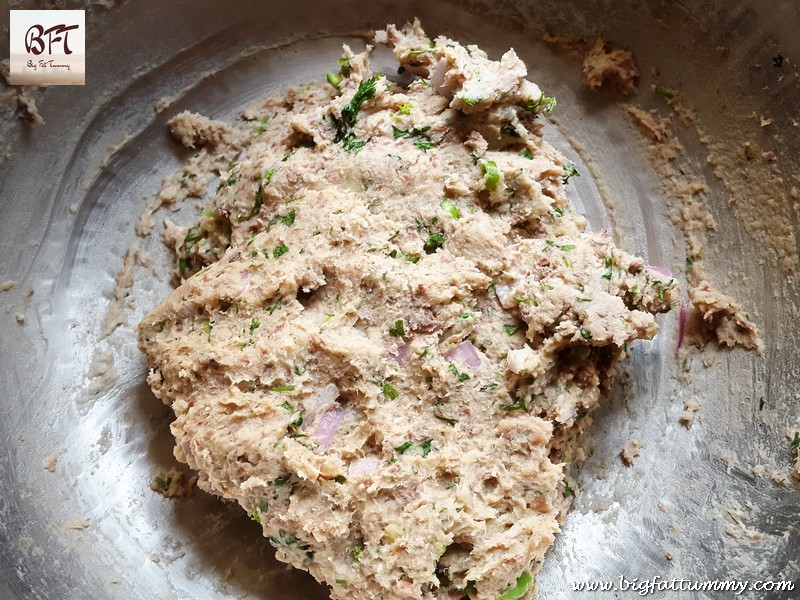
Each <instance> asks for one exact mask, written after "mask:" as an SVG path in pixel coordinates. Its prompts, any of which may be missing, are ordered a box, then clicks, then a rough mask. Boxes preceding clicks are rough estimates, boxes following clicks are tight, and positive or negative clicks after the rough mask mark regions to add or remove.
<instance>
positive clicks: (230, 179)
mask: <svg viewBox="0 0 800 600" xmlns="http://www.w3.org/2000/svg"><path fill="white" fill-rule="evenodd" d="M237 181H239V178H238V177H236V176H231V177H228V178H227V179H226V180H225V185H226V186H228V187H230V186H232V185H233V184H234V183H236V182H237Z"/></svg>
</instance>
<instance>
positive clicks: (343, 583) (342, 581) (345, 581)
mask: <svg viewBox="0 0 800 600" xmlns="http://www.w3.org/2000/svg"><path fill="white" fill-rule="evenodd" d="M336 583H338V584H339V585H347V579H337V580H336Z"/></svg>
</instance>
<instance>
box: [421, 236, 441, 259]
mask: <svg viewBox="0 0 800 600" xmlns="http://www.w3.org/2000/svg"><path fill="white" fill-rule="evenodd" d="M443 245H444V234H443V233H441V232H440V233H432V234H430V235H429V236H428V239H427V240H425V244H424V245H423V248H424V249H425V252H427V253H428V254H433V253H434V252H436V249H437V248H441V247H442V246H443Z"/></svg>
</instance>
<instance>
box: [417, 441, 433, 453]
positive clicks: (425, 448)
mask: <svg viewBox="0 0 800 600" xmlns="http://www.w3.org/2000/svg"><path fill="white" fill-rule="evenodd" d="M432 443H433V440H432V439H430V438H428V439H427V440H425V441H424V442H422V443H420V444H419V449H420V450H422V456H423V457H425V456H428V454H430V453H431V450H432V448H431V444H432Z"/></svg>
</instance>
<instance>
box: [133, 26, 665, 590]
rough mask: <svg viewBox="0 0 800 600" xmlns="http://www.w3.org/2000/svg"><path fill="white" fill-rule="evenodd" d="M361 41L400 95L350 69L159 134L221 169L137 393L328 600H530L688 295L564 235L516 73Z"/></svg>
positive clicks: (423, 41)
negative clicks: (641, 356) (588, 440)
mask: <svg viewBox="0 0 800 600" xmlns="http://www.w3.org/2000/svg"><path fill="white" fill-rule="evenodd" d="M375 40H376V42H378V43H384V44H388V45H390V46H392V47H393V48H394V52H395V55H396V57H397V59H398V61H399V63H400V65H401V71H402V75H401V76H398V77H393V78H392V79H389V78H387V77H386V76H384V75H382V74H380V73H377V74H376V73H373V72H372V71H371V70H370V68H369V55H370V49H371V48H370V47H369V46H368V47H367V49H366V51H365V52H363V53H361V54H353V53H352V52H351V51H350V49H349V48H347V47H345V49H344V54H343V56H342V57H341V59H340V60H339V69H338V72H332V73H330V74H329V75H328V83H326V84H324V85H311V86H305V87H298V88H292V89H290V90H289V91H288V92H287V93H286V95H285V96H284V97H281V98H268V99H266V100H264V101H262V102H260V103H259V104H258V105H257V106H254V107H253V108H252V109H250V110H248V111H247V112H246V113H245V115H244V118H245V120H244V122H243V123H242V124H239V125H237V126H227V125H225V124H223V123H219V122H216V121H210V120H208V119H205V118H203V117H200V116H199V115H192V114H189V113H183V114H181V115H178V116H177V117H175V118H174V119H173V122H172V124H171V127H172V131H173V133H174V134H175V135H176V136H177V137H179V138H180V139H181V140H182V141H183V143H184V144H186V145H189V146H198V147H201V148H202V149H201V150H200V153H201V154H203V153H204V154H205V155H207V156H209V157H212V162H214V163H215V164H217V165H222V167H221V172H220V178H219V189H218V191H217V194H216V197H215V198H214V200H213V205H211V206H209V207H207V208H206V209H205V210H203V211H202V214H201V215H200V217H199V220H198V222H197V223H196V224H195V225H194V226H192V227H189V228H182V227H178V226H175V225H170V227H168V229H167V232H166V236H167V239H168V241H169V242H170V244H171V245H172V247H173V248H174V249H175V251H176V253H177V255H178V268H177V269H176V277H177V279H178V280H179V281H180V285H179V286H178V287H177V289H175V291H174V292H172V294H171V295H170V296H169V297H168V298H166V299H165V300H164V301H163V302H162V303H161V304H160V305H159V306H158V307H156V308H155V309H154V310H153V311H152V312H150V314H148V315H147V316H146V317H145V318H144V319H143V320H142V322H141V323H140V324H139V326H138V337H139V345H140V348H141V350H142V351H143V352H144V353H145V355H146V357H147V361H148V364H149V366H150V369H151V370H150V374H149V377H148V382H149V384H150V386H151V388H152V390H153V392H154V393H155V394H156V396H157V397H159V398H160V399H162V400H163V401H164V402H166V403H168V404H170V405H171V406H172V408H173V410H174V412H175V415H176V419H175V421H174V422H173V423H172V426H171V429H172V433H173V434H174V436H175V438H176V447H175V455H176V457H177V458H178V459H179V460H180V461H182V462H184V463H186V464H188V465H189V466H190V467H191V468H192V469H194V470H196V471H197V473H198V482H197V485H198V486H199V487H200V488H201V489H203V490H205V491H207V492H210V493H213V494H217V495H219V496H221V497H224V498H227V499H231V500H234V501H236V502H238V503H239V504H240V505H241V506H242V507H243V508H244V509H245V510H247V511H248V513H249V514H250V515H251V516H252V518H253V519H254V520H255V521H257V522H258V523H260V525H261V527H262V528H263V530H264V535H265V536H267V538H268V539H269V540H270V542H271V543H272V544H273V546H275V548H276V551H277V552H276V553H277V557H278V558H279V559H280V560H283V561H285V562H287V563H290V564H292V565H294V566H295V567H297V568H300V569H304V570H306V571H308V572H310V573H311V574H312V575H313V576H314V577H315V578H316V579H318V580H319V581H321V582H325V583H327V584H328V585H329V586H330V587H331V596H332V598H335V599H348V600H359V599H363V600H372V599H375V598H381V597H382V598H384V600H389V599H401V598H403V599H415V598H430V599H433V598H439V599H445V598H446V599H454V600H455V599H461V598H471V599H473V600H497V599H498V598H500V599H502V600H512V599H519V598H531V597H532V596H533V594H534V593H535V575H536V573H537V571H538V570H539V569H540V567H541V564H542V560H543V559H544V555H545V552H546V550H547V549H548V547H549V546H550V545H551V544H552V543H553V540H554V536H555V534H556V533H557V532H558V530H559V523H560V521H561V520H562V519H563V516H564V514H565V512H566V510H567V507H568V505H569V502H570V500H571V497H572V496H573V495H574V493H575V489H576V487H577V484H576V483H575V482H574V481H573V480H572V479H571V473H570V466H571V464H573V463H575V462H577V461H579V460H580V459H581V456H582V452H581V450H580V448H579V446H578V444H577V440H578V438H579V436H580V435H581V433H583V432H584V431H585V429H586V428H587V427H588V426H589V424H590V422H591V414H592V412H593V411H594V410H595V408H596V407H597V406H598V402H599V399H600V397H601V395H603V394H607V393H608V391H609V389H610V385H611V380H612V377H613V374H614V371H615V365H616V364H617V362H618V361H619V360H620V359H621V358H623V357H624V356H625V355H626V352H627V348H628V345H629V344H630V343H632V342H633V341H634V340H637V339H650V338H652V337H653V336H654V335H655V333H656V330H657V326H656V322H655V319H654V314H655V313H659V312H666V311H668V310H670V308H671V307H672V305H673V304H674V303H675V301H676V298H677V289H676V285H675V282H674V281H673V280H672V279H668V278H665V277H664V276H663V275H662V274H660V272H659V271H653V270H651V269H649V268H648V267H647V265H645V263H644V261H642V260H641V259H639V258H636V257H634V256H631V255H629V254H627V253H626V252H623V251H622V250H620V249H619V248H617V247H615V246H614V244H613V242H612V240H611V238H610V236H608V235H607V234H606V233H605V232H588V231H586V222H585V219H584V218H582V217H581V216H579V215H577V214H575V213H574V212H572V210H571V208H570V206H569V204H568V201H567V196H566V192H565V188H566V186H567V185H569V177H570V176H571V175H572V174H574V167H573V166H572V165H570V164H569V163H568V162H567V161H566V160H565V159H564V157H563V156H562V155H561V154H560V153H559V152H558V151H556V150H555V149H554V148H553V147H552V146H550V145H549V144H548V143H547V142H545V141H544V140H543V139H542V136H541V126H540V121H541V114H542V113H543V112H546V111H548V110H551V109H552V106H553V104H554V100H553V99H552V98H548V97H547V96H546V95H545V94H544V93H543V92H542V91H541V90H540V89H539V88H538V87H537V86H536V85H535V84H533V83H531V82H529V81H527V80H526V78H525V77H526V74H527V71H526V68H525V65H524V64H523V63H522V61H520V59H519V58H518V57H517V56H516V54H515V53H514V51H513V50H509V51H508V52H507V53H505V54H504V55H503V56H502V58H501V59H500V60H499V61H493V60H490V59H489V57H488V56H487V55H486V54H485V53H484V52H483V51H481V50H480V49H479V48H477V47H475V46H473V45H468V46H465V45H461V44H459V43H457V42H455V41H453V40H450V39H447V38H445V37H437V38H435V39H431V38H428V37H427V36H426V35H425V33H424V32H423V30H422V29H421V27H420V26H419V24H418V23H415V24H413V25H406V26H405V27H403V28H402V29H398V28H396V27H394V26H389V27H388V28H387V29H386V30H385V31H381V32H378V33H377V34H376V36H375ZM168 185H169V186H173V187H174V188H175V189H172V191H171V192H170V193H173V194H174V195H176V196H177V195H180V194H181V193H182V192H181V188H182V186H186V185H189V186H190V185H192V178H191V177H189V178H188V181H186V182H182V181H181V180H180V179H175V180H174V181H170V182H168Z"/></svg>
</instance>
